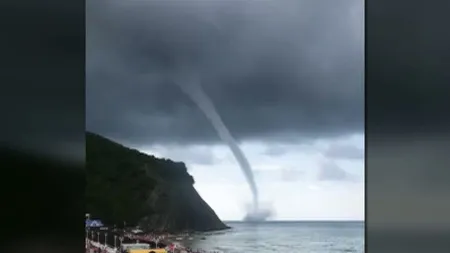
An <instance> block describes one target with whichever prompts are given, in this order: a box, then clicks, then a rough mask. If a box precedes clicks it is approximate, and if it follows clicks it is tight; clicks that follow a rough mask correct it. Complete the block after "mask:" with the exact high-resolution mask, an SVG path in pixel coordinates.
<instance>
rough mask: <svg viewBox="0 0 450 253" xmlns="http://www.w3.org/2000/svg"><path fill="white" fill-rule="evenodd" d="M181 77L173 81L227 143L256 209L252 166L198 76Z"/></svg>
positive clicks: (256, 193)
mask: <svg viewBox="0 0 450 253" xmlns="http://www.w3.org/2000/svg"><path fill="white" fill-rule="evenodd" d="M181 77H183V78H179V79H178V80H175V83H176V84H177V85H178V86H179V87H180V88H181V89H182V90H183V92H185V93H186V95H188V96H189V97H190V98H191V99H192V101H194V103H195V104H196V105H197V106H198V108H199V109H200V110H201V111H202V112H203V113H204V114H205V116H206V117H207V118H208V120H209V121H210V122H211V124H212V126H213V127H214V129H215V130H216V131H217V134H218V135H219V137H220V138H221V139H222V140H223V141H224V142H225V143H226V144H227V145H228V147H229V148H230V150H231V152H232V153H233V155H234V157H235V158H236V161H237V162H238V164H239V167H240V168H241V170H242V172H243V173H244V175H245V178H246V179H247V182H248V184H249V186H250V190H251V191H252V195H253V209H254V212H256V210H258V189H257V187H256V183H255V178H254V175H253V172H252V168H251V166H250V163H249V162H248V160H247V158H246V157H245V155H244V152H242V150H241V149H240V148H239V145H238V143H237V142H236V140H235V139H234V138H233V136H232V135H231V133H230V131H229V130H228V128H227V127H226V125H225V123H224V122H223V121H222V118H221V117H220V115H219V113H217V110H216V109H215V107H214V104H213V103H212V101H211V99H210V98H209V97H208V96H207V95H206V93H205V92H204V91H203V89H202V87H201V85H200V78H199V77H198V76H196V75H194V74H190V75H187V74H183V75H181Z"/></svg>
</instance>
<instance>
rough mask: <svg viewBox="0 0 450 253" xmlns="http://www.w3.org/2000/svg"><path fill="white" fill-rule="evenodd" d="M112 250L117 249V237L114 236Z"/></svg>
mask: <svg viewBox="0 0 450 253" xmlns="http://www.w3.org/2000/svg"><path fill="white" fill-rule="evenodd" d="M114 248H115V249H116V248H117V235H114Z"/></svg>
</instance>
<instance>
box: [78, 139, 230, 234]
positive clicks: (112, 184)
mask: <svg viewBox="0 0 450 253" xmlns="http://www.w3.org/2000/svg"><path fill="white" fill-rule="evenodd" d="M86 169H87V172H86V183H87V184H86V209H87V212H89V213H91V215H93V216H95V217H98V218H101V219H103V220H104V221H105V222H106V223H108V224H123V222H124V221H125V222H127V223H128V224H130V225H140V226H142V227H145V228H149V229H156V230H166V231H182V230H195V231H208V230H219V229H225V228H227V226H226V225H225V224H223V223H222V221H220V219H219V218H218V217H217V215H216V214H215V212H214V211H213V210H212V209H211V207H209V205H208V204H207V203H206V202H205V201H204V200H203V199H202V198H201V197H200V195H199V194H198V193H197V191H196V190H195V188H194V187H193V184H194V179H193V177H192V176H191V175H189V173H188V172H187V168H186V166H185V164H184V163H182V162H174V161H171V160H168V159H161V158H156V157H154V156H151V155H146V154H143V153H141V152H139V151H137V150H133V149H130V148H127V147H124V146H122V145H120V144H118V143H115V142H113V141H111V140H108V139H106V138H104V137H102V136H100V135H97V134H94V133H86Z"/></svg>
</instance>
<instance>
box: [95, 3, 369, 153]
mask: <svg viewBox="0 0 450 253" xmlns="http://www.w3.org/2000/svg"><path fill="white" fill-rule="evenodd" d="M86 39H87V42H86V47H87V95H86V100H87V128H88V129H89V130H92V131H94V132H97V133H100V134H104V135H106V136H108V137H111V138H114V139H118V140H123V141H129V142H132V143H136V144H139V145H140V144H145V143H158V142H159V143H163V142H178V143H186V142H190V143H201V142H211V141H218V140H219V138H218V137H217V135H216V133H215V132H214V130H213V129H212V127H211V126H210V124H209V122H208V121H207V120H206V118H205V117H204V116H203V115H202V114H201V112H200V111H199V110H198V109H197V108H196V107H195V106H194V105H193V103H192V102H191V101H190V100H189V99H188V98H187V97H186V96H185V95H184V94H183V93H182V92H181V91H180V90H179V89H178V87H177V86H176V85H175V84H174V83H173V78H174V76H175V75H176V73H177V71H178V70H179V69H183V70H185V69H188V70H189V71H193V72H197V73H199V74H200V76H201V78H202V85H203V87H204V89H205V91H206V92H207V93H208V95H210V96H211V98H212V100H213V102H214V103H215V104H216V107H217V109H218V111H219V113H220V114H221V115H222V117H223V120H224V122H225V123H226V124H227V125H228V127H229V128H230V131H231V132H232V133H233V135H235V137H237V138H238V139H240V140H243V139H252V138H285V139H286V140H289V139H293V138H316V137H322V136H326V135H330V136H331V135H333V136H334V135H340V134H346V133H351V132H355V131H359V132H360V131H362V130H363V116H364V115H363V101H364V97H363V96H364V91H363V67H364V65H363V1H360V0H344V1H328V0H326V1H325V0H308V1H116V0H108V1H105V0H96V1H93V0H90V1H88V2H87V38H86Z"/></svg>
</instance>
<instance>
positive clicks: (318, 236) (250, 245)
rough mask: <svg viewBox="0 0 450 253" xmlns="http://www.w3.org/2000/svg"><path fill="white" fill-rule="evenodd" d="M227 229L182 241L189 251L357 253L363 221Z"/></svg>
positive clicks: (245, 225)
mask: <svg viewBox="0 0 450 253" xmlns="http://www.w3.org/2000/svg"><path fill="white" fill-rule="evenodd" d="M226 224H227V225H228V226H230V227H231V229H229V230H224V231H217V232H209V233H202V234H196V235H194V236H193V237H191V238H189V240H186V241H183V242H182V243H183V244H184V245H185V246H188V247H191V248H192V249H202V250H205V251H216V252H221V253H238V252H239V253H242V252H246V253H253V252H255V253H256V252H258V253H266V252H289V253H303V252H304V253H333V252H336V253H338V252H343V253H361V252H364V222H363V221H351V222H350V221H345V222H344V221H298V222H294V221H289V222H287V221H286V222H284V221H283V222H281V221H268V222H263V223H246V222H226Z"/></svg>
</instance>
